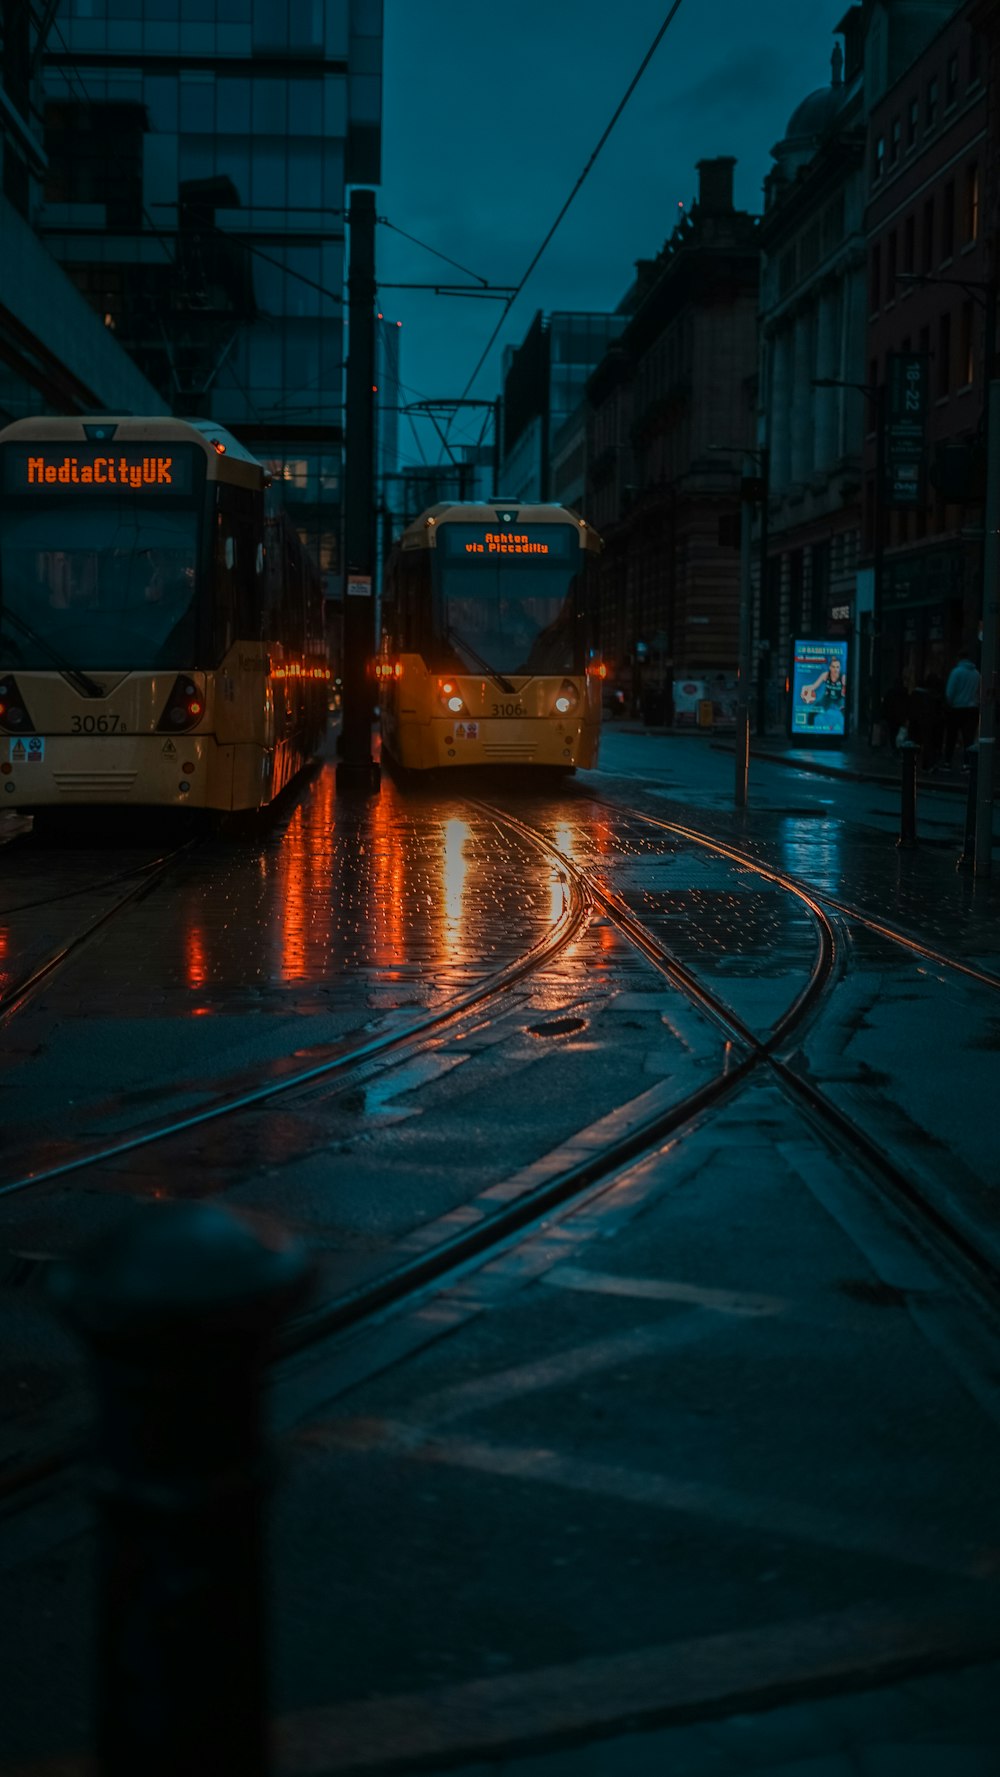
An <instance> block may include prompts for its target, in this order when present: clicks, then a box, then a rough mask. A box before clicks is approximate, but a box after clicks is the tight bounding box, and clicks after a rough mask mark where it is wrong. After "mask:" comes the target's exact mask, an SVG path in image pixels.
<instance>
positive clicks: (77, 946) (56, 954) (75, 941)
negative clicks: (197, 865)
mask: <svg viewBox="0 0 1000 1777" xmlns="http://www.w3.org/2000/svg"><path fill="white" fill-rule="evenodd" d="M199 843H200V842H199V840H198V839H197V838H194V839H186V840H185V841H184V844H183V845H179V846H177V847H176V849H175V850H174V851H171V852H164V853H162V854H161V856H160V857H158V858H153V859H152V860H151V862H150V863H148V864H141V865H138V866H137V867H136V869H135V870H130V871H126V872H123V873H122V875H121V876H120V877H114V876H112V877H108V878H107V879H106V883H105V884H102V883H96V884H90V885H88V888H86V889H79V890H73V891H71V892H72V893H73V894H76V893H79V894H86V893H92V892H93V891H94V889H95V888H101V887H104V886H109V885H112V884H114V883H115V882H116V881H126V880H130V879H131V877H133V876H135V875H140V876H141V881H139V882H137V883H135V884H134V885H133V887H132V888H130V889H129V891H128V893H127V894H124V895H120V896H119V898H118V900H117V901H115V902H114V903H113V905H112V906H111V907H106V908H105V909H104V912H103V913H100V914H98V916H97V918H96V919H94V920H92V921H91V922H90V924H89V925H88V926H85V927H84V929H83V930H82V931H81V932H78V933H77V934H76V936H75V937H74V938H70V939H69V941H68V942H67V943H66V944H63V945H61V946H60V947H59V949H58V950H56V951H53V953H52V954H51V956H49V957H47V958H46V960H45V962H43V963H40V964H39V965H38V967H37V968H35V969H32V970H31V971H30V973H28V974H26V975H23V976H22V977H21V979H20V980H19V981H15V982H14V983H13V985H12V986H10V987H7V988H5V989H4V991H3V992H2V993H0V1024H3V1023H6V1022H8V1020H9V1018H10V1016H11V1014H13V1013H15V1012H17V1011H19V1010H20V1008H21V1007H22V1006H23V1005H24V1003H25V1001H26V1000H28V999H30V998H31V995H32V994H33V993H34V992H35V990H36V989H37V988H39V987H41V985H42V983H43V982H45V981H47V980H48V978H49V976H50V975H52V974H54V973H55V972H56V970H57V969H61V968H62V966H63V964H64V963H66V962H68V960H69V958H70V957H71V956H75V955H76V953H77V951H78V950H82V949H83V948H84V946H85V945H87V944H89V942H90V940H91V938H93V937H95V936H96V934H97V933H98V932H99V931H101V930H103V928H104V927H105V926H106V925H108V924H109V923H110V922H111V920H113V919H116V918H117V916H118V914H119V913H122V912H123V911H124V910H125V908H126V907H130V906H131V905H132V903H133V902H134V901H141V900H142V899H143V898H144V897H145V896H146V895H147V894H148V893H149V891H150V889H152V888H153V887H154V886H155V884H156V883H157V882H159V880H160V878H161V877H162V876H165V875H166V873H167V871H168V870H170V869H171V868H172V866H173V865H174V864H175V863H176V862H177V860H178V858H180V857H182V856H183V854H184V853H185V852H188V851H190V850H191V849H192V847H193V846H195V845H197V844H199ZM69 898H70V896H69V895H66V896H56V897H54V899H57V900H62V899H67V900H68V899H69ZM26 905H27V907H31V906H43V907H44V906H48V905H49V903H48V902H46V901H41V902H34V903H31V902H29V903H27V904H26ZM25 910H26V909H24V908H14V909H12V910H11V911H12V912H22V911H25ZM8 917H9V915H8V914H6V913H0V920H3V919H6V918H8Z"/></svg>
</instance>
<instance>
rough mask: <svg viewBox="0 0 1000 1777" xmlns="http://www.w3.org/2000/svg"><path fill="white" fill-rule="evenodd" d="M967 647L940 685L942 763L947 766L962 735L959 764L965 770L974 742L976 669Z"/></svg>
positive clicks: (978, 680)
mask: <svg viewBox="0 0 1000 1777" xmlns="http://www.w3.org/2000/svg"><path fill="white" fill-rule="evenodd" d="M969 652H970V650H968V649H966V650H965V651H964V652H963V653H962V654H960V655H959V658H958V661H957V663H956V664H955V665H954V666H953V667H952V669H951V672H950V673H949V674H948V683H947V685H946V686H945V688H944V762H945V764H946V765H950V764H951V762H952V759H953V757H954V754H955V742H956V741H957V740H958V738H959V736H960V735H961V738H962V767H963V770H968V766H967V765H966V761H965V755H966V753H967V752H968V750H969V748H970V747H971V746H972V745H973V744H974V742H975V739H976V733H977V730H978V728H979V687H980V678H979V672H978V669H977V668H976V666H974V664H973V662H972V661H971V660H970V659H969Z"/></svg>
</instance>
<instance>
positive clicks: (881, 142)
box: [872, 136, 885, 179]
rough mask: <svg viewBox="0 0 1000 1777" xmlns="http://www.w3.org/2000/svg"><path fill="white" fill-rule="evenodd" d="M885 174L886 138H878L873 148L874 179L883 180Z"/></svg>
mask: <svg viewBox="0 0 1000 1777" xmlns="http://www.w3.org/2000/svg"><path fill="white" fill-rule="evenodd" d="M884 172H885V137H884V136H876V138H875V143H874V147H873V148H872V178H873V179H881V177H882V174H883V173H884Z"/></svg>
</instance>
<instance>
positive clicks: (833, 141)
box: [755, 6, 866, 727]
mask: <svg viewBox="0 0 1000 1777" xmlns="http://www.w3.org/2000/svg"><path fill="white" fill-rule="evenodd" d="M837 31H838V33H843V36H844V49H843V50H841V48H840V45H839V44H838V45H837V47H836V48H835V50H834V52H833V56H832V58H831V61H832V70H831V71H832V78H831V80H830V83H829V85H827V86H825V87H820V88H819V89H818V90H817V91H815V92H813V93H810V94H809V95H808V96H807V97H806V98H805V99H803V101H802V102H801V104H799V105H798V106H797V107H796V109H795V111H794V112H793V114H792V116H791V118H790V119H789V122H788V127H787V129H786V131H785V134H784V136H783V137H782V139H781V141H780V142H778V143H777V145H776V146H775V147H774V148H773V149H772V150H771V153H772V156H773V159H774V167H773V169H772V171H771V172H770V173H769V175H768V177H767V179H766V180H765V182H764V216H763V219H762V221H761V227H760V245H761V294H760V341H761V375H760V403H761V417H762V422H763V437H764V441H765V442H766V445H767V448H768V450H769V455H770V476H769V480H770V502H769V512H768V520H769V522H768V535H767V544H766V553H767V571H766V578H765V583H764V589H763V596H762V597H759V599H758V604H757V623H756V634H755V641H756V649H755V666H756V674H757V682H758V687H759V690H760V691H761V692H766V696H764V695H762V696H761V697H760V698H759V701H758V726H760V725H761V724H762V722H764V721H766V722H767V725H768V726H769V727H774V726H776V725H778V724H779V723H780V722H782V721H783V720H784V717H785V709H784V682H785V673H786V670H787V663H788V661H789V658H790V649H791V644H792V642H793V640H794V638H795V637H796V636H811V637H816V638H820V637H828V636H829V637H850V638H853V637H854V636H855V634H856V624H857V604H858V601H857V590H858V588H857V562H858V544H859V534H860V527H861V441H862V437H863V431H864V423H863V422H864V397H863V396H862V394H861V393H860V389H859V387H858V385H859V384H861V383H862V382H863V380H864V348H865V337H864V335H865V318H866V317H865V237H864V206H865V170H864V147H865V132H864V116H863V98H862V60H863V57H862V50H863V39H862V34H861V7H860V6H854V7H852V8H851V9H850V11H849V12H848V13H847V14H846V16H845V17H844V18H843V19H842V20H841V21H840V24H839V25H838V26H837ZM821 383H822V384H825V385H826V386H823V387H820V386H817V385H818V384H821ZM756 543H757V548H758V549H759V543H760V538H759V533H758V536H757V538H756ZM853 655H854V657H855V658H856V655H857V649H856V648H855V649H854V650H853ZM856 680H857V675H856V673H854V672H853V671H850V670H849V674H848V692H849V697H850V707H851V713H852V714H854V713H855V712H856Z"/></svg>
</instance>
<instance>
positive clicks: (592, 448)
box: [585, 156, 759, 701]
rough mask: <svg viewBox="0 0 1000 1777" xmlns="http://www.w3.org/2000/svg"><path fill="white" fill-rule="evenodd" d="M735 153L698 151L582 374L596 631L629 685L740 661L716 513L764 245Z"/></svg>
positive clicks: (751, 341) (741, 433) (736, 419)
mask: <svg viewBox="0 0 1000 1777" xmlns="http://www.w3.org/2000/svg"><path fill="white" fill-rule="evenodd" d="M734 165H735V162H734V161H733V160H732V159H731V158H729V157H725V156H724V157H719V158H716V159H712V160H702V161H700V162H699V163H698V171H699V192H698V198H697V201H696V202H695V204H694V205H693V207H692V209H691V211H690V212H689V213H688V214H687V215H686V216H685V217H684V218H683V219H682V221H681V222H679V223H678V225H677V227H676V228H675V229H674V231H673V233H672V235H671V236H670V238H669V240H668V241H667V242H666V243H665V245H664V247H663V248H662V249H661V251H660V253H659V254H658V255H657V257H656V259H655V260H652V261H640V263H639V267H638V279H637V284H636V286H635V289H634V290H633V291H632V292H630V295H629V297H628V298H626V300H625V303H623V305H622V307H623V308H625V307H627V308H630V309H631V311H632V312H631V314H630V317H629V320H628V323H627V325H626V327H625V328H624V331H623V332H622V335H621V338H620V340H619V341H618V342H616V344H615V345H614V346H613V347H612V348H611V349H610V350H609V351H608V353H607V354H606V355H605V357H604V359H603V361H602V363H601V364H600V365H599V366H598V367H597V369H596V370H595V372H594V374H593V376H592V377H591V379H590V382H589V383H588V385H587V396H588V400H589V403H590V407H591V410H592V412H591V420H590V432H589V438H588V448H587V498H586V506H585V511H586V513H587V516H588V518H589V519H590V521H591V523H592V524H594V525H596V527H597V529H598V530H599V531H600V532H601V533H602V535H603V536H604V539H605V554H604V557H603V558H602V593H601V623H602V643H603V647H604V651H605V655H606V657H607V658H608V659H609V660H610V662H611V665H612V668H613V670H614V672H615V675H616V677H617V680H618V682H619V683H620V684H621V685H622V686H623V687H624V688H625V689H626V690H627V692H628V693H629V694H630V695H631V696H632V698H633V699H634V700H639V699H640V698H642V697H643V695H648V694H649V693H650V692H651V691H652V692H655V693H657V694H659V693H660V692H661V690H665V691H668V692H669V688H670V685H671V683H672V680H673V679H674V678H679V677H681V676H684V677H690V676H691V675H697V676H699V677H700V678H708V677H711V676H713V675H717V674H723V675H732V674H733V673H734V671H735V667H736V661H737V654H738V633H737V632H738V604H739V562H738V558H737V557H736V555H735V554H734V553H733V552H732V551H731V550H729V549H726V548H724V547H722V546H720V543H719V519H720V516H721V515H722V514H723V513H724V512H727V511H729V512H731V510H732V506H733V489H734V483H735V477H736V476H737V475H738V472H739V462H740V458H739V453H740V451H741V449H743V448H744V447H746V446H747V445H749V444H750V443H751V442H752V391H753V383H754V378H755V370H756V325H757V286H758V274H759V251H758V244H757V226H758V225H757V218H756V217H755V216H752V215H750V214H749V213H748V212H746V211H742V210H736V209H735V208H734V206H733V167H734ZM720 446H722V447H724V448H723V450H722V452H721V453H720V451H719V447H720ZM727 451H728V452H729V453H730V454H729V455H728V456H727V454H726V453H727ZM657 701H659V697H658V695H657Z"/></svg>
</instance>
